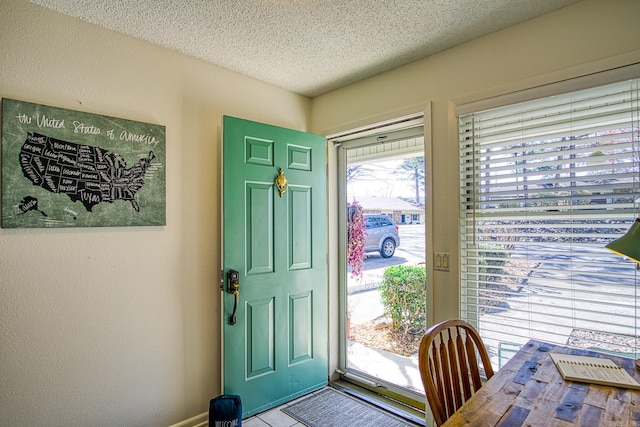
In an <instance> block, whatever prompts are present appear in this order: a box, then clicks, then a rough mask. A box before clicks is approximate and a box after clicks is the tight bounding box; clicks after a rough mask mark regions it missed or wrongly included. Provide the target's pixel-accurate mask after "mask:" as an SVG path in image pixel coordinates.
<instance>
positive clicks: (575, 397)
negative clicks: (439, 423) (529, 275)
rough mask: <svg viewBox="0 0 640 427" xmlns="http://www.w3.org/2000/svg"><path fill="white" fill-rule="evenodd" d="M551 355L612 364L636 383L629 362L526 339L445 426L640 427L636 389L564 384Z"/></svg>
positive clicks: (638, 374) (638, 377) (639, 397)
mask: <svg viewBox="0 0 640 427" xmlns="http://www.w3.org/2000/svg"><path fill="white" fill-rule="evenodd" d="M549 353H565V354H573V355H580V356H590V357H602V358H607V359H611V360H613V361H614V362H615V363H616V364H617V365H618V366H620V367H622V368H624V369H625V370H626V371H627V372H628V373H629V374H630V375H631V376H632V377H633V378H635V380H636V381H638V382H640V371H638V370H636V368H635V360H633V359H629V358H625V357H619V356H615V355H611V354H604V353H600V352H595V351H590V350H583V349H576V348H570V347H565V346H562V345H557V344H550V343H546V342H542V341H537V340H530V341H529V342H528V343H527V344H525V345H524V346H523V347H522V348H521V349H520V350H519V351H518V352H517V353H516V354H515V355H514V356H513V357H512V358H511V359H510V360H509V361H508V362H507V363H506V364H505V365H504V366H503V367H502V368H501V369H500V370H499V371H498V372H496V374H495V375H494V376H493V377H491V378H490V379H489V380H488V381H487V382H486V383H485V384H484V385H483V386H482V387H481V388H480V390H479V391H478V392H476V393H475V394H474V395H473V396H471V398H470V399H469V400H467V402H465V404H464V405H462V407H460V409H459V410H458V411H457V412H456V413H454V414H453V415H452V416H451V417H450V418H449V419H448V420H447V421H446V422H445V423H444V424H443V427H454V426H455V427H459V426H504V427H517V426H540V427H553V426H557V427H567V426H584V427H608V426H612V427H635V426H640V390H631V389H625V388H619V387H612V386H604V385H596V384H590V383H583V382H576V381H567V380H564V379H563V378H562V376H561V375H560V372H559V371H558V369H557V368H556V366H555V364H554V362H553V360H552V359H551V357H550V356H549Z"/></svg>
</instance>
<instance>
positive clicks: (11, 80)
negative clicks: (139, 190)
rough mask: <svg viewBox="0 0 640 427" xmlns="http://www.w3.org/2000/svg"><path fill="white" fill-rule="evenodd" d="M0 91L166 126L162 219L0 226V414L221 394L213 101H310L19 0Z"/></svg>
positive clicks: (217, 109)
mask: <svg viewBox="0 0 640 427" xmlns="http://www.w3.org/2000/svg"><path fill="white" fill-rule="evenodd" d="M0 10H1V12H0V41H1V46H2V47H1V48H0V96H2V97H7V98H13V99H20V100H25V101H30V102H36V103H41V104H48V105H54V106H59V107H63V108H70V109H76V110H81V111H87V112H91V113H97V114H105V115H109V116H116V117H122V118H127V119H132V120H139V121H144V122H150V123H156V124H161V125H164V126H166V132H167V157H166V174H167V191H166V196H167V225H166V226H165V227H149V228H145V227H135V228H104V229H99V228H90V229H59V230H45V229H31V230H27V229H0V425H1V426H7V427H9V426H11V427H16V426H34V425H42V426H61V427H62V426H97V425H103V426H150V427H157V426H166V425H170V424H173V423H176V422H179V421H182V420H184V419H186V418H190V417H192V416H194V415H197V414H201V413H203V412H205V411H207V410H208V401H209V399H210V398H212V397H214V396H215V395H217V394H219V393H220V375H219V371H220V350H219V347H220V346H219V341H220V333H219V329H220V322H219V298H220V295H219V294H220V292H219V290H218V288H217V286H218V277H219V274H220V273H219V271H220V262H219V259H220V250H219V248H220V225H219V224H220V215H219V212H220V209H221V206H220V196H219V193H220V169H219V168H220V155H219V154H220V126H221V123H222V120H221V116H222V114H228V115H233V116H238V117H243V118H247V119H251V120H257V121H262V122H266V123H270V124H275V125H281V126H286V127H290V128H295V129H299V130H306V124H307V123H308V121H309V110H310V101H309V100H308V99H307V98H304V97H300V96H297V95H294V94H291V93H289V92H287V91H284V90H281V89H277V88H275V87H273V86H270V85H267V84H264V83H261V82H258V81H255V80H252V79H249V78H245V77H242V76H240V75H238V74H235V73H231V72H228V71H225V70H222V69H220V68H217V67H214V66H211V65H207V64H205V63H203V62H200V61H197V60H194V59H189V58H186V57H184V56H182V55H179V54H176V53H172V52H169V51H167V50H164V49H160V48H157V47H154V46H151V45H149V44H147V43H144V42H140V41H136V40H134V39H131V38H129V37H125V36H122V35H119V34H116V33H114V32H111V31H107V30H104V29H100V28H97V27H95V26H93V25H90V24H87V23H85V22H82V21H79V20H76V19H72V18H69V17H66V16H63V15H60V14H57V13H53V12H51V11H48V10H47V9H44V8H42V7H39V6H34V5H32V4H30V3H27V2H25V1H22V0H2V6H1V7H0Z"/></svg>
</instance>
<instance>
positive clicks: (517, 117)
mask: <svg viewBox="0 0 640 427" xmlns="http://www.w3.org/2000/svg"><path fill="white" fill-rule="evenodd" d="M639 86H640V80H630V81H626V82H621V83H615V84H610V85H606V86H601V87H597V88H592V89H587V90H581V91H577V92H573V93H567V94H562V95H557V96H552V97H547V98H543V99H537V100H534V101H528V102H523V103H519V104H515V105H509V106H505V107H500V108H494V109H490V110H486V111H480V112H474V113H470V114H465V115H462V116H459V118H458V119H459V141H460V172H461V176H460V184H461V191H460V195H461V200H460V204H461V209H460V213H461V217H460V256H461V259H460V279H461V295H460V296H461V299H460V300H461V316H462V317H463V318H464V319H466V320H468V321H470V322H471V323H473V324H474V325H475V326H476V327H477V328H478V330H479V332H480V335H481V336H482V338H483V340H484V341H485V343H486V345H487V346H488V349H489V352H490V354H491V356H492V361H493V363H494V364H495V367H497V368H500V367H501V366H502V365H503V364H504V363H505V362H506V360H508V358H509V357H510V356H511V355H512V354H513V353H515V351H517V349H518V348H519V347H520V346H521V345H522V344H524V343H526V342H527V341H528V340H529V339H530V338H536V339H540V340H544V341H549V342H554V343H560V344H565V345H566V344H568V345H570V346H576V347H582V348H591V349H597V350H601V351H608V352H613V353H618V354H624V355H629V356H632V357H640V355H639V352H640V349H639V345H638V344H639V341H638V332H639V331H638V328H639V326H640V325H639V320H640V317H639V315H640V308H639V307H638V303H639V302H640V301H639V296H638V285H640V284H639V283H638V279H639V273H638V271H637V270H636V268H635V267H636V266H635V264H634V263H633V262H631V261H629V260H625V259H623V258H622V257H620V256H619V255H616V254H614V253H612V252H609V251H608V250H606V249H605V248H604V246H605V245H606V244H607V243H609V242H610V241H611V240H613V239H615V238H618V237H620V236H622V235H623V234H624V233H625V232H626V231H627V229H628V228H629V227H630V225H631V224H632V223H633V221H634V220H635V218H636V217H637V216H638V215H639V214H640V177H639V176H640V167H639V164H640V159H639V156H640V153H639V150H638V145H639V144H640V106H639V104H640V102H639V92H640V90H639Z"/></svg>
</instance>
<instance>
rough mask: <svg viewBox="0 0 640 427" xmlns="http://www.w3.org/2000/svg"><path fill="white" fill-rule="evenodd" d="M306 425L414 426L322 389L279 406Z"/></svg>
mask: <svg viewBox="0 0 640 427" xmlns="http://www.w3.org/2000/svg"><path fill="white" fill-rule="evenodd" d="M281 411H282V412H284V413H285V414H287V415H289V416H290V417H292V418H295V419H296V420H298V421H299V422H301V423H302V424H304V425H306V426H307V427H345V426H347V427H372V426H384V427H415V425H414V424H411V423H408V422H406V421H403V420H401V419H400V418H397V417H395V416H393V415H390V414H388V413H387V412H384V411H383V410H381V409H379V408H377V407H375V406H373V405H370V404H368V403H365V402H363V401H361V400H358V399H356V398H354V397H351V396H347V395H346V394H343V393H341V392H339V391H337V390H334V389H331V388H326V389H324V390H321V391H319V392H317V393H315V394H312V395H310V396H309V397H306V398H303V399H302V400H299V401H297V402H295V403H293V404H291V405H289V406H286V407H284V408H282V409H281Z"/></svg>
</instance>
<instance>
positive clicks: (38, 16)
mask: <svg viewBox="0 0 640 427" xmlns="http://www.w3.org/2000/svg"><path fill="white" fill-rule="evenodd" d="M637 16H640V2H638V1H637V0H628V1H617V0H615V1H608V0H600V1H590V0H587V1H585V2H581V3H579V4H577V5H575V6H572V7H570V8H567V9H563V10H560V11H558V12H555V13H553V14H550V15H548V16H545V17H542V18H540V19H536V20H533V21H530V22H527V23H524V24H521V25H518V26H516V27H513V28H511V29H508V30H505V31H502V32H499V33H496V34H493V35H490V36H488V37H484V38H482V39H479V40H476V41H474V42H472V43H467V44H465V45H463V46H460V47H458V48H456V49H452V50H449V51H446V52H443V53H441V54H439V55H436V56H434V57H432V58H429V59H426V60H423V61H419V62H416V63H414V64H411V65H408V66H406V67H402V68H399V69H397V70H395V71H392V72H389V73H386V74H384V75H381V76H379V77H376V78H372V79H369V80H366V81H364V82H362V83H359V84H356V85H352V86H350V87H347V88H345V89H342V90H338V91H335V92H332V93H329V94H327V95H325V96H321V97H319V98H317V99H314V100H313V101H311V102H310V101H309V100H308V99H306V98H303V97H299V96H296V95H293V94H291V93H288V92H286V91H283V90H280V89H277V88H274V87H272V86H269V85H266V84H263V83H260V82H257V81H254V80H251V79H248V78H245V77H242V76H239V75H237V74H234V73H231V72H228V71H225V70H222V69H220V68H217V67H213V66H211V65H207V64H205V63H202V62H200V61H197V60H193V59H189V58H186V57H183V56H181V55H178V54H175V53H171V52H168V51H166V50H163V49H160V48H157V47H154V46H151V45H149V44H146V43H143V42H139V41H136V40H133V39H131V38H128V37H125V36H122V35H118V34H116V33H113V32H110V31H106V30H103V29H100V28H97V27H95V26H92V25H89V24H87V23H84V22H81V21H78V20H75V19H72V18H69V17H65V16H62V15H59V14H56V13H53V12H50V11H48V10H46V9H43V8H41V7H38V6H34V5H32V4H30V3H27V2H26V1H24V0H3V1H2V13H1V14H0V41H1V42H2V48H1V49H0V96H2V97H8V98H15V99H21V100H25V101H30V102H36V103H43V104H50V105H55V106H60V107H64V108H70V109H78V110H82V111H87V112H91V113H97V114H105V115H110V116H117V117H123V118H128V119H132V120H139V121H146V122H151V123H157V124H162V125H165V126H166V129H167V225H166V226H165V227H152V228H144V227H136V228H133V229H128V228H105V229H96V228H91V229H61V230H42V229H36V230H6V229H0V425H2V426H5V425H7V426H12V427H15V426H23V425H24V426H27V425H29V426H32V425H52V426H53V425H55V426H74V425H75V426H87V425H126V426H154V427H155V426H161V425H169V424H172V423H176V422H179V421H181V420H184V419H186V418H189V417H192V416H195V415H198V414H201V413H203V412H205V411H206V410H207V404H208V400H209V399H210V398H211V397H213V396H214V395H217V394H218V393H219V392H220V386H219V383H220V375H219V370H220V351H219V340H220V334H219V329H220V322H219V291H218V289H217V285H218V279H217V277H218V274H219V269H220V262H219V258H220V252H219V247H220V227H219V223H220V216H219V214H218V212H219V211H220V179H219V166H220V124H221V115H222V114H228V115H234V116H240V117H244V118H247V119H251V120H257V121H263V122H266V123H270V124H275V125H281V126H286V127H291V128H294V129H300V130H306V129H307V128H308V123H311V125H312V130H314V131H316V132H318V133H329V132H333V131H337V130H341V129H347V128H350V127H353V126H355V125H361V124H365V123H371V122H374V121H378V120H381V119H385V118H391V117H393V116H397V115H402V114H405V113H407V112H412V111H418V110H420V111H421V110H424V109H427V111H429V110H428V108H429V106H430V105H431V107H432V108H433V112H432V114H430V116H431V117H432V122H433V127H432V128H431V129H430V130H429V131H428V132H427V135H426V136H427V137H426V138H425V140H426V141H427V148H428V151H427V153H428V155H427V157H428V158H431V159H437V162H433V170H432V172H433V180H432V181H431V182H430V184H429V186H430V188H429V193H430V194H431V195H432V198H431V200H434V201H435V202H434V203H433V205H432V206H430V208H432V210H433V215H432V218H433V223H434V224H436V225H437V227H435V230H434V231H433V233H429V236H428V240H427V241H428V242H429V243H430V244H431V246H432V247H433V248H435V249H436V250H438V251H449V252H451V253H452V254H455V255H456V256H457V243H456V242H457V224H456V222H455V221H454V219H455V218H456V217H457V215H456V214H455V213H456V212H457V210H458V206H457V200H458V190H457V182H458V178H457V172H456V171H457V144H456V140H455V119H454V117H453V114H452V110H451V107H452V105H453V103H455V102H459V101H460V100H469V99H474V98H478V97H482V96H486V95H487V94H489V95H494V94H498V93H502V92H508V91H511V90H515V89H521V88H524V87H530V86H534V85H536V84H540V83H545V82H548V81H553V80H558V79H561V78H566V77H572V76H576V75H580V74H585V73H588V72H591V71H594V70H599V69H603V68H607V67H610V66H613V65H621V64H623V63H629V62H635V61H640V53H639V49H640V32H639V31H640V27H639V26H638V24H637V19H636V17H637ZM430 103H431V104H430ZM311 107H313V114H312V115H311V114H310V111H311ZM431 144H432V145H431ZM329 155H330V159H331V164H330V166H331V168H332V169H331V174H330V179H331V182H330V185H334V186H335V184H336V183H335V169H334V166H335V158H334V156H333V150H330V151H329ZM331 194H335V192H334V191H332V192H331ZM334 206H335V205H334ZM330 223H331V225H332V227H334V228H333V233H332V234H331V235H330V239H331V244H333V245H334V247H335V231H336V230H335V223H336V220H335V213H334V212H332V211H330ZM331 253H336V252H335V251H333V250H332V251H331ZM453 258H454V259H455V256H454V257H453ZM452 267H453V270H452V272H451V273H437V274H438V275H436V276H435V278H434V279H435V283H436V289H435V297H436V298H438V300H439V301H442V302H443V304H439V305H438V307H439V308H438V310H437V311H436V310H434V311H435V316H436V317H437V318H442V317H448V316H450V315H453V314H454V313H455V312H456V307H457V273H456V270H455V268H456V263H453V265H452ZM331 278H332V284H331V286H330V289H332V291H331V292H332V301H334V302H335V301H336V299H337V295H336V292H335V280H336V273H335V265H333V266H332V275H331ZM334 306H335V304H334ZM440 307H441V308H440ZM333 314H335V313H333ZM331 328H332V331H333V332H335V330H336V328H337V326H336V323H335V322H333V323H332V325H331ZM331 336H333V337H335V336H336V334H331ZM336 344H337V342H336V339H335V338H333V339H332V342H331V345H332V349H335V348H336ZM331 356H332V357H331V361H332V364H335V363H336V356H335V352H334V351H332V353H331Z"/></svg>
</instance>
